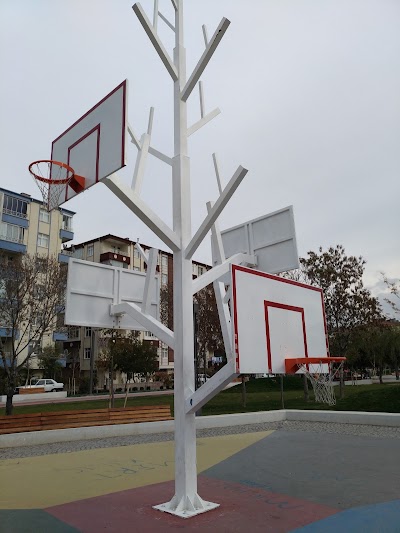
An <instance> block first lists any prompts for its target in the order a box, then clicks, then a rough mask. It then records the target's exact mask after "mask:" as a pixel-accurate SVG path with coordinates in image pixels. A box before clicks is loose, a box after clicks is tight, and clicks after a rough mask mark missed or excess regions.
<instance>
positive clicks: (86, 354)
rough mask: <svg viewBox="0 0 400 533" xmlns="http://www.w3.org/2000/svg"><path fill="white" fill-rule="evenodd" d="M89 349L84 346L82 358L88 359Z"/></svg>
mask: <svg viewBox="0 0 400 533" xmlns="http://www.w3.org/2000/svg"><path fill="white" fill-rule="evenodd" d="M90 355H91V350H90V348H85V354H84V356H83V358H84V359H90Z"/></svg>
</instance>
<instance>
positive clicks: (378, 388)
mask: <svg viewBox="0 0 400 533" xmlns="http://www.w3.org/2000/svg"><path fill="white" fill-rule="evenodd" d="M241 389H242V386H241V384H239V385H237V386H235V387H232V388H230V389H227V390H226V391H223V392H220V393H219V394H217V395H216V396H215V397H214V398H213V399H212V400H210V401H209V402H208V403H207V404H206V405H205V406H204V407H203V408H202V415H222V414H229V413H249V412H255V411H270V410H274V409H281V408H282V404H281V394H280V378H276V379H275V378H272V379H271V378H269V379H254V380H250V381H249V382H247V383H246V407H245V408H243V406H242V390H241ZM335 392H336V397H338V395H339V387H335ZM284 404H285V408H286V409H329V410H336V411H369V412H371V411H377V412H386V413H400V383H393V384H392V383H391V384H384V385H379V384H374V385H355V386H351V385H346V387H345V398H344V399H343V400H339V399H338V400H337V403H336V405H335V406H333V407H330V406H328V405H326V404H321V403H315V402H314V397H313V393H312V389H311V387H310V401H309V402H306V401H305V400H304V395H303V382H302V380H301V379H300V378H298V377H297V376H294V377H286V378H284ZM123 405H124V399H123V398H118V399H116V400H115V407H123ZM142 405H170V406H171V412H172V413H173V405H174V397H173V395H168V396H167V395H161V396H156V395H151V396H140V397H130V398H128V403H127V406H129V407H134V406H142ZM106 407H108V400H92V401H88V400H86V401H85V400H82V401H78V402H71V403H49V404H41V405H26V406H22V405H18V404H17V405H16V406H15V407H14V414H24V413H38V412H48V411H72V410H75V409H76V410H79V409H101V408H106Z"/></svg>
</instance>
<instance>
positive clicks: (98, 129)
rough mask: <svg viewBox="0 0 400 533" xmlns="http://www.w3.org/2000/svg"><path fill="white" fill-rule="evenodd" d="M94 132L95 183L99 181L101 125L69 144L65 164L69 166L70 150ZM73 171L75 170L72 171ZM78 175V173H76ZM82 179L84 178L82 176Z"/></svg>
mask: <svg viewBox="0 0 400 533" xmlns="http://www.w3.org/2000/svg"><path fill="white" fill-rule="evenodd" d="M95 131H97V143H96V152H97V153H96V183H97V182H98V181H99V159H100V134H101V124H97V126H94V128H92V129H91V130H90V131H88V132H87V133H85V135H82V137H81V138H80V139H78V140H77V141H75V142H74V143H73V144H71V146H69V147H68V160H67V164H68V165H69V161H70V156H71V150H72V149H73V148H75V146H77V145H78V144H80V143H81V142H82V141H84V140H85V139H87V138H88V137H90V135H92V133H94V132H95ZM74 170H75V169H74ZM78 174H79V172H78ZM83 177H84V178H85V177H86V176H83ZM67 200H68V186H67V187H66V188H65V201H67Z"/></svg>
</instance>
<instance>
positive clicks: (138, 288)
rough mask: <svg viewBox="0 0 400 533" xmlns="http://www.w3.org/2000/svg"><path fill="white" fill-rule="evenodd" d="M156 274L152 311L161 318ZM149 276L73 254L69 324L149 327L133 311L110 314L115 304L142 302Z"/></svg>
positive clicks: (131, 327)
mask: <svg viewBox="0 0 400 533" xmlns="http://www.w3.org/2000/svg"><path fill="white" fill-rule="evenodd" d="M155 278H156V283H155V284H154V291H153V294H152V295H151V308H150V313H149V314H150V315H151V316H152V317H153V318H156V319H158V318H159V314H160V313H159V294H160V285H159V276H155ZM145 280H146V274H145V273H144V272H137V271H135V270H128V269H125V268H118V267H113V266H109V265H101V264H99V263H92V262H91V261H82V260H80V259H74V258H71V259H70V260H69V263H68V280H67V298H66V307H65V324H67V325H71V326H88V327H95V328H107V329H112V328H121V329H129V330H139V331H143V330H145V329H146V328H144V327H143V326H141V324H139V323H138V322H136V321H135V320H134V319H133V318H131V317H130V316H129V315H126V314H124V315H122V316H111V315H110V306H111V305H112V304H114V305H115V304H119V303H123V302H132V303H135V304H138V305H139V306H140V304H141V303H142V301H143V291H144V285H145Z"/></svg>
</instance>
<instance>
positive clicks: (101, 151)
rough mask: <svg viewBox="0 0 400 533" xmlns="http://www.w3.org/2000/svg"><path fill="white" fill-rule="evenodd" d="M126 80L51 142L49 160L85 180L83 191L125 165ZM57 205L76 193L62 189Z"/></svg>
mask: <svg viewBox="0 0 400 533" xmlns="http://www.w3.org/2000/svg"><path fill="white" fill-rule="evenodd" d="M126 124H127V80H125V81H123V82H122V83H121V84H120V85H118V87H116V88H115V89H114V90H112V91H111V92H110V93H109V94H108V95H107V96H105V97H104V98H103V99H102V100H100V102H98V103H97V104H96V105H95V106H93V107H92V108H91V109H90V110H89V111H88V112H87V113H85V114H84V115H83V116H82V117H81V118H80V119H78V120H77V121H76V122H74V124H72V126H70V127H69V128H68V129H67V130H66V131H64V133H62V134H61V135H59V136H58V137H57V139H55V140H54V141H53V143H52V148H51V160H53V161H60V162H61V163H66V164H67V165H69V166H70V167H72V168H73V169H74V171H75V173H76V174H77V175H79V176H83V177H84V178H85V187H84V188H85V189H87V188H89V187H91V186H92V185H94V184H95V183H97V182H99V181H100V180H102V179H104V178H106V177H107V176H109V175H110V174H112V173H113V172H116V171H117V170H119V169H120V168H122V167H124V166H125V164H126V163H125V137H126V128H127V126H126ZM64 189H65V190H64V191H62V192H61V194H60V204H62V203H64V202H66V201H67V200H69V199H70V198H72V197H73V196H75V195H76V194H77V192H80V191H75V190H74V189H72V187H71V186H65V187H64Z"/></svg>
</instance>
